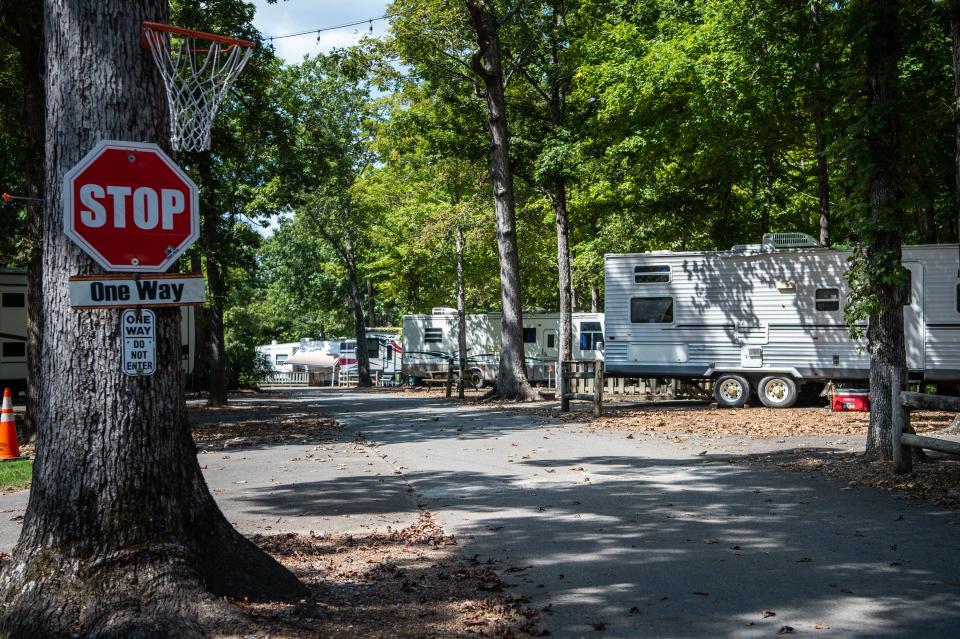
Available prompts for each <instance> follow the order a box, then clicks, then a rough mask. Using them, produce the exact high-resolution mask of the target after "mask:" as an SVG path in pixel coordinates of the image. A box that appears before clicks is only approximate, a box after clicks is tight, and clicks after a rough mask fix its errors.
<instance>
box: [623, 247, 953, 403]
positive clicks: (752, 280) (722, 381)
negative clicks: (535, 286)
mask: <svg viewBox="0 0 960 639" xmlns="http://www.w3.org/2000/svg"><path fill="white" fill-rule="evenodd" d="M849 257H850V252H849V251H840V250H834V249H828V248H822V247H819V246H818V245H817V244H816V241H815V240H813V238H810V237H809V236H805V235H803V234H799V233H784V234H772V235H765V236H764V243H763V244H760V245H747V246H736V247H734V248H733V249H731V250H729V251H704V252H669V251H657V252H652V253H642V254H626V255H606V256H605V259H604V262H605V266H604V275H605V286H606V293H605V304H606V306H605V311H606V313H605V322H604V327H605V334H606V338H607V339H606V343H605V345H606V348H605V366H604V368H605V371H606V374H607V375H608V376H615V377H660V378H672V379H681V380H712V381H713V383H714V384H713V386H714V397H715V398H716V400H717V403H718V405H720V406H724V407H738V406H742V405H743V404H744V403H746V402H747V401H749V399H750V397H751V395H757V396H758V397H759V399H760V401H761V402H762V403H763V404H765V405H766V406H770V407H787V406H791V405H793V403H794V402H795V401H796V398H797V391H798V387H799V386H800V385H801V384H803V383H811V382H816V383H822V382H825V381H828V380H837V381H862V380H867V379H868V378H869V370H870V357H869V355H868V353H867V352H866V340H864V339H860V340H855V339H853V338H851V337H850V333H849V330H848V326H847V324H846V322H845V320H844V304H846V302H847V298H848V295H849V293H850V289H849V287H848V285H847V279H846V270H847V260H848V258H849ZM902 259H903V265H904V266H905V267H906V268H907V269H908V271H909V275H910V278H909V280H910V281H909V283H908V287H907V290H908V295H907V296H906V303H905V304H904V307H903V315H904V324H905V337H906V350H907V364H908V367H909V371H910V377H911V379H916V380H920V381H926V382H955V381H957V380H960V339H958V338H960V298H958V291H960V283H958V282H960V280H958V272H957V245H955V244H953V245H927V246H905V247H904V248H903V258H902ZM863 328H865V325H864V326H863Z"/></svg>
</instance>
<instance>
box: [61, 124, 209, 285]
mask: <svg viewBox="0 0 960 639" xmlns="http://www.w3.org/2000/svg"><path fill="white" fill-rule="evenodd" d="M63 230H64V232H65V233H66V235H67V237H69V238H70V239H71V240H73V241H74V242H76V243H77V244H78V245H79V246H80V248H82V249H83V250H84V251H86V252H87V253H88V254H89V255H90V257H92V258H93V259H94V260H96V261H97V263H98V264H100V266H102V267H103V268H105V269H106V270H108V271H143V272H159V271H166V270H167V269H168V268H170V266H171V265H173V264H174V262H176V261H177V258H179V257H180V255H182V254H183V252H184V251H186V250H187V249H188V248H189V247H190V245H191V244H193V243H194V242H195V241H196V239H197V237H199V235H200V207H199V204H198V192H197V185H196V184H194V183H193V181H192V180H191V179H190V178H189V177H187V175H186V174H185V173H184V172H183V171H181V170H180V167H178V166H177V165H176V164H174V163H173V160H171V159H170V158H169V157H167V155H166V154H165V153H164V152H163V151H162V150H161V149H160V147H158V146H157V145H156V144H146V143H142V142H116V141H113V140H103V141H101V142H100V143H99V144H97V146H95V147H94V148H93V150H91V151H90V152H89V153H87V154H86V155H85V156H84V158H83V159H82V160H80V162H79V163H78V164H77V165H76V166H75V167H73V168H72V169H70V171H68V172H67V174H66V175H65V176H64V177H63Z"/></svg>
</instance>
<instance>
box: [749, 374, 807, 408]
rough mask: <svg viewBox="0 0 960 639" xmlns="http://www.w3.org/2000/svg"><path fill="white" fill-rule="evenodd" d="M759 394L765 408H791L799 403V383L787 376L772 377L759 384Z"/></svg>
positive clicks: (762, 380)
mask: <svg viewBox="0 0 960 639" xmlns="http://www.w3.org/2000/svg"><path fill="white" fill-rule="evenodd" d="M757 394H758V395H759V396H760V401H761V402H763V405H764V406H768V407H770V408H790V407H791V406H793V405H794V404H795V403H796V401H797V383H796V382H794V381H793V378H791V377H789V376H787V375H771V376H770V377H764V378H763V379H761V380H760V383H759V384H757Z"/></svg>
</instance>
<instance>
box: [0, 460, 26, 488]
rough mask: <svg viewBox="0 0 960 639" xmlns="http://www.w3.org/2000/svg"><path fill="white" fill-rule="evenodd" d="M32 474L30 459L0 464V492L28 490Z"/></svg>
mask: <svg viewBox="0 0 960 639" xmlns="http://www.w3.org/2000/svg"><path fill="white" fill-rule="evenodd" d="M32 474H33V460H32V459H18V460H16V461H9V462H2V463H0V490H2V491H5V492H9V491H13V490H22V489H24V488H29V487H30V477H31V475H32Z"/></svg>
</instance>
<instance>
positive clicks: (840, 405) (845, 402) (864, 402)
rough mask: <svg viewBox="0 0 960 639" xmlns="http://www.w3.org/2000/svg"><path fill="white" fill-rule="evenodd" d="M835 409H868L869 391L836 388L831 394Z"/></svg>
mask: <svg viewBox="0 0 960 639" xmlns="http://www.w3.org/2000/svg"><path fill="white" fill-rule="evenodd" d="M833 410H835V411H845V410H850V411H861V412H869V411H870V391H865V390H847V389H843V388H841V389H838V390H837V391H836V392H835V393H834V394H833Z"/></svg>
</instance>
